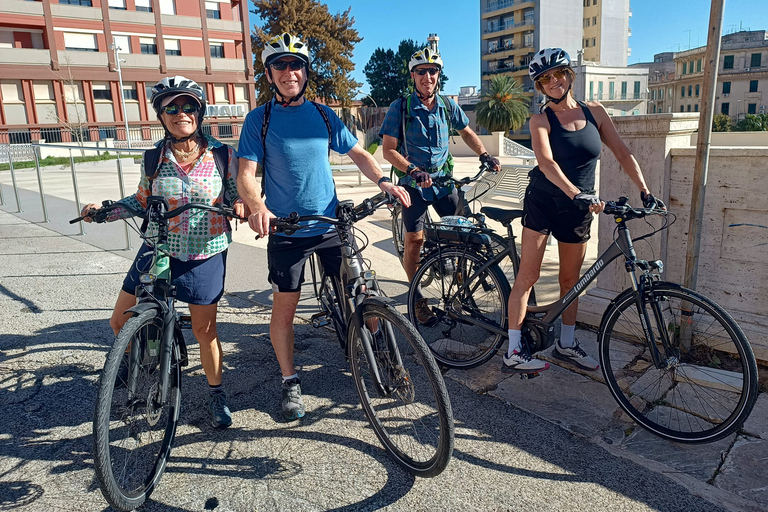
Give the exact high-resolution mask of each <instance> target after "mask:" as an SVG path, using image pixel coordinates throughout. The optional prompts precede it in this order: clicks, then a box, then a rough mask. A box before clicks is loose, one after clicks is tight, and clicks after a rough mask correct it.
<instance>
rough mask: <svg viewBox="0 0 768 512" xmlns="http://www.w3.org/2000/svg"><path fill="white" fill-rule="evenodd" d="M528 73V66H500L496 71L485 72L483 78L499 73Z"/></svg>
mask: <svg viewBox="0 0 768 512" xmlns="http://www.w3.org/2000/svg"><path fill="white" fill-rule="evenodd" d="M522 70H525V71H528V66H499V67H498V68H496V69H489V70H486V71H483V76H488V75H498V74H499V73H515V72H516V71H522Z"/></svg>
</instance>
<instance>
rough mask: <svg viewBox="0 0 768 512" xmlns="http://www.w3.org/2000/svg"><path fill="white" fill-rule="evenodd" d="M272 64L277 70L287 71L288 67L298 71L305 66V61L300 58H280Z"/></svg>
mask: <svg viewBox="0 0 768 512" xmlns="http://www.w3.org/2000/svg"><path fill="white" fill-rule="evenodd" d="M270 66H271V67H272V69H274V70H275V71H285V70H286V68H288V67H290V68H291V71H298V70H300V69H301V68H303V67H304V62H302V61H300V60H278V61H276V62H273V63H272V64H270Z"/></svg>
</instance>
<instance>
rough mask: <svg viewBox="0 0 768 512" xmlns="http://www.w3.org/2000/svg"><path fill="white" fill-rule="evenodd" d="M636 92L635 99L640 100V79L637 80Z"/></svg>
mask: <svg viewBox="0 0 768 512" xmlns="http://www.w3.org/2000/svg"><path fill="white" fill-rule="evenodd" d="M634 94H635V99H636V100H639V99H640V81H639V80H635V90H634Z"/></svg>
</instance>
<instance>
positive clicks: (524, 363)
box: [501, 352, 549, 373]
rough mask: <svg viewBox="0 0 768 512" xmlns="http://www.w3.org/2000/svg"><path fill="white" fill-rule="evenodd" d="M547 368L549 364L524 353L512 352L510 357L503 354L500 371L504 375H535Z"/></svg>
mask: <svg viewBox="0 0 768 512" xmlns="http://www.w3.org/2000/svg"><path fill="white" fill-rule="evenodd" d="M548 368H549V363H545V362H544V361H541V360H539V359H535V358H533V357H531V356H529V355H528V354H527V353H525V352H513V353H512V356H511V357H507V355H506V354H504V362H503V363H502V364H501V371H502V372H504V373H537V372H541V371H544V370H546V369H548Z"/></svg>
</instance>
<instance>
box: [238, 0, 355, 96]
mask: <svg viewBox="0 0 768 512" xmlns="http://www.w3.org/2000/svg"><path fill="white" fill-rule="evenodd" d="M253 4H254V9H253V10H252V11H251V12H252V13H253V14H255V15H256V17H257V18H258V21H259V22H261V24H258V23H257V24H255V25H254V27H253V35H252V36H251V46H252V48H253V55H254V61H255V62H254V68H255V72H256V77H257V80H256V87H257V89H258V100H259V103H265V102H266V101H268V100H269V99H270V98H271V97H272V95H273V92H272V91H271V89H270V86H269V82H268V81H267V76H266V74H265V72H264V65H263V64H262V62H261V51H262V50H263V49H264V44H265V43H266V42H267V41H268V40H269V39H271V38H272V37H274V36H276V35H280V34H282V33H283V32H289V33H291V34H294V35H297V36H299V37H300V38H301V39H302V40H303V41H304V42H305V43H306V44H307V45H309V52H310V57H311V59H312V66H311V71H310V74H309V84H308V85H307V91H306V95H307V97H308V98H309V99H313V98H322V99H323V100H324V101H328V100H338V101H339V102H340V103H341V104H342V105H343V106H348V105H350V104H351V103H352V100H353V98H354V96H355V94H356V92H357V91H358V90H359V89H360V87H361V86H362V84H361V83H360V82H357V81H355V80H353V79H352V77H351V76H350V73H351V72H352V70H353V69H354V67H355V66H354V64H353V63H352V51H353V50H354V48H355V45H356V44H357V43H359V42H360V41H362V40H363V38H362V37H360V35H359V34H358V32H357V30H355V29H354V28H352V25H353V24H354V23H355V18H354V17H351V16H350V11H351V7H350V8H349V9H347V10H346V11H344V12H343V13H336V14H331V13H330V12H329V11H328V6H327V5H325V4H323V3H321V2H319V1H318V0H254V2H253Z"/></svg>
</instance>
